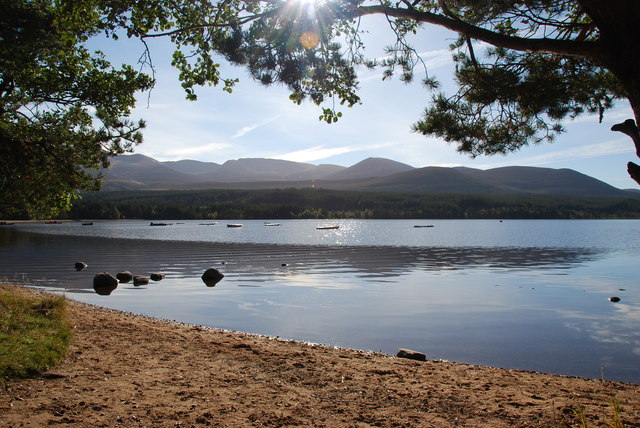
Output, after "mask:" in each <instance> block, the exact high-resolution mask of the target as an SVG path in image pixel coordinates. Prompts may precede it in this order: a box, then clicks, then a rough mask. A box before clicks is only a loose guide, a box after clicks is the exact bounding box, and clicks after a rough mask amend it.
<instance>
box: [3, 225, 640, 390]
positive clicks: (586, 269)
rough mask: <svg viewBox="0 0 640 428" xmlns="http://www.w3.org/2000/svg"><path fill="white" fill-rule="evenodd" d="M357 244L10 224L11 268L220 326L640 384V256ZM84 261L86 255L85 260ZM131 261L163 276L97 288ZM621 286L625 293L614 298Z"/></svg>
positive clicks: (84, 294) (587, 250)
mask: <svg viewBox="0 0 640 428" xmlns="http://www.w3.org/2000/svg"><path fill="white" fill-rule="evenodd" d="M377 224H378V225H379V224H380V223H377ZM285 226H286V225H285ZM359 227H360V226H359ZM603 227H605V229H606V228H607V227H610V225H609V224H605V225H603ZM207 229H208V230H212V229H213V228H211V227H209V228H207ZM264 229H276V228H264ZM277 229H280V228H277ZM421 232H422V230H421ZM311 233H314V232H311ZM523 233H525V234H526V233H528V234H530V233H534V232H531V231H527V232H523ZM617 233H618V232H617ZM599 236H601V235H599ZM340 239H342V238H340ZM598 239H600V238H598ZM545 240H548V238H545ZM302 241H304V239H303V240H302ZM599 242H600V241H599ZM347 244H348V241H347V242H346V243H345V242H342V244H341V245H335V246H328V245H293V244H287V245H284V244H280V245H274V244H268V243H229V242H189V241H166V240H159V239H156V240H145V239H104V238H100V237H91V236H85V237H78V236H63V235H56V234H47V235H44V234H35V233H25V232H23V231H20V230H14V229H2V230H0V278H1V277H6V278H8V279H10V280H13V281H15V282H18V283H27V284H34V285H36V286H39V287H47V288H50V289H55V290H59V291H64V292H66V293H68V294H69V295H70V296H71V297H73V298H74V299H77V300H81V301H85V302H88V303H94V304H99V305H102V306H107V307H112V308H116V309H121V310H126V311H132V312H137V313H142V314H146V315H151V316H157V317H161V318H168V319H175V320H178V321H183V322H189V323H195V324H202V325H208V326H212V327H219V328H226V329H232V330H242V331H248V332H253V333H259V334H267V335H272V336H280V337H285V338H291V339H296V340H308V341H313V342H319V343H325V344H331V345H337V346H346V347H352V348H359V349H372V350H376V351H383V352H388V353H395V351H396V350H397V348H399V347H409V348H414V349H417V350H420V351H422V352H425V353H426V354H427V355H428V356H429V357H430V358H442V359H448V360H452V361H460V362H469V363H476V364H487V365H493V366H499V367H513V368H521V369H528V370H539V371H545V372H552V373H563V374H572V375H579V376H586V377H595V378H597V377H600V376H601V374H602V373H603V372H604V376H605V377H606V378H608V379H615V380H626V381H632V382H640V364H639V362H640V360H639V358H640V304H639V302H640V290H639V289H638V285H637V284H636V281H637V277H638V275H637V274H638V268H637V267H636V264H637V263H636V259H637V253H633V252H630V253H625V252H620V251H618V250H616V251H615V252H611V251H607V250H606V249H603V248H602V247H603V246H602V244H601V242H600V243H599V245H594V246H589V245H586V244H585V241H580V244H581V245H579V246H575V247H571V246H567V245H566V244H565V245H558V246H554V245H548V246H535V245H534V246H523V245H517V246H516V245H511V246H476V245H465V246H451V245H432V246H398V245H396V246H391V245H384V246H376V245H362V243H360V244H359V245H355V246H354V245H347ZM78 262H84V263H86V264H87V266H86V267H85V268H84V269H82V270H79V271H78V270H76V269H75V264H76V263H78ZM209 268H215V269H216V270H217V271H219V272H220V274H221V275H223V276H224V277H223V278H221V280H220V281H219V282H217V285H216V286H215V287H212V288H209V287H207V284H206V282H204V281H203V278H202V276H203V274H204V273H205V271H206V270H207V269H209ZM122 271H131V273H132V274H133V275H145V276H148V275H149V274H150V273H152V272H157V273H161V274H164V275H165V276H164V279H162V281H160V282H157V281H153V280H151V281H150V282H149V284H148V285H142V286H138V287H136V286H134V285H133V284H130V283H122V282H121V283H119V284H117V285H116V287H113V288H111V287H112V286H110V287H106V288H104V287H98V288H99V289H95V288H94V283H93V279H94V277H95V275H96V274H97V273H99V272H109V273H111V274H112V275H115V274H116V273H118V272H122ZM621 289H622V290H621ZM614 295H616V296H619V297H620V298H621V301H620V302H619V303H611V302H609V300H608V298H609V297H611V296H614Z"/></svg>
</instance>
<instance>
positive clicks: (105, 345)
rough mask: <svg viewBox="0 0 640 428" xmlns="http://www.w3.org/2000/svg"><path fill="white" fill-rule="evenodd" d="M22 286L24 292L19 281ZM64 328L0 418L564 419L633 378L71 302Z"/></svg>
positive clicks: (597, 417) (403, 422) (623, 392)
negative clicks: (238, 329)
mask: <svg viewBox="0 0 640 428" xmlns="http://www.w3.org/2000/svg"><path fill="white" fill-rule="evenodd" d="M28 292H33V291H31V290H29V291H28ZM69 312H70V317H71V320H72V324H73V326H74V331H75V338H74V341H73V344H72V345H71V348H70V352H69V355H68V357H67V358H66V360H65V361H64V362H63V363H62V364H61V365H60V366H58V367H55V368H54V369H52V370H51V371H50V372H49V373H47V374H46V375H44V376H42V377H37V378H33V379H23V380H14V381H10V382H8V383H4V384H3V385H2V388H1V389H0V421H2V423H1V424H2V425H3V426H10V427H14V426H16V427H17V426H43V425H50V424H65V425H73V426H83V427H84V426H225V427H226V426H229V427H232V426H234V427H235V426H320V427H323V426H324V427H335V426H474V427H475V426H492V427H507V426H522V427H525V426H553V427H556V426H565V425H563V424H564V423H566V424H568V425H569V426H571V425H576V426H577V422H576V416H575V412H574V409H583V412H584V415H585V417H586V419H587V421H588V423H589V426H608V425H607V422H608V421H610V420H611V414H612V406H611V402H612V401H613V400H616V401H618V402H619V403H620V405H621V408H622V413H621V416H622V418H623V420H624V422H625V424H626V425H625V426H628V427H640V385H635V384H626V383H617V382H609V381H600V380H588V379H581V378H575V377H565V376H555V375H547V374H540V373H533V372H526V371H518V370H504V369H495V368H490V367H481V366H471V365H465V364H456V363H449V362H442V361H427V362H416V361H410V360H404V359H398V358H394V357H389V356H386V355H381V354H372V353H365V352H360V351H355V350H345V349H335V348H331V347H325V346H313V345H308V344H304V343H298V342H290V341H281V340H276V339H272V338H266V337H261V336H255V335H248V334H242V333H235V332H226V331H219V330H214V329H206V328H202V327H198V326H190V325H183V324H177V323H173V322H168V321H162V320H156V319H151V318H147V317H142V316H137V315H133V314H128V313H123V312H118V311H114V310H109V309H104V308H99V307H95V306H90V305H86V304H82V303H78V302H74V301H70V304H69Z"/></svg>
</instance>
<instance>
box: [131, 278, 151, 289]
mask: <svg viewBox="0 0 640 428" xmlns="http://www.w3.org/2000/svg"><path fill="white" fill-rule="evenodd" d="M148 283H149V277H148V276H143V275H136V276H134V277H133V285H135V286H136V287H137V286H139V285H147V284H148Z"/></svg>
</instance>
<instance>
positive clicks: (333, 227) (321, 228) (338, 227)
mask: <svg viewBox="0 0 640 428" xmlns="http://www.w3.org/2000/svg"><path fill="white" fill-rule="evenodd" d="M316 229H318V230H334V229H340V226H318V227H316Z"/></svg>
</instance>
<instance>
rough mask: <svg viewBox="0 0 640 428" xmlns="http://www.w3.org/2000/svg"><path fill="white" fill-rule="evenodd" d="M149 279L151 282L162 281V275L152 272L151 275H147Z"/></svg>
mask: <svg viewBox="0 0 640 428" xmlns="http://www.w3.org/2000/svg"><path fill="white" fill-rule="evenodd" d="M149 276H150V277H151V280H153V281H156V282H157V281H162V279H164V274H163V273H160V272H153V273H152V274H151V275H149Z"/></svg>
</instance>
